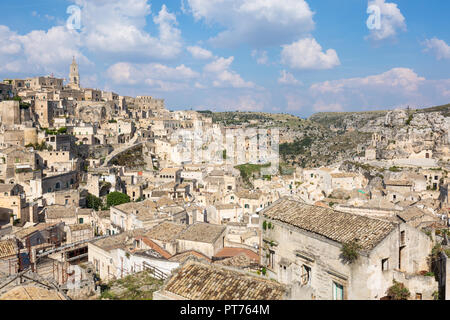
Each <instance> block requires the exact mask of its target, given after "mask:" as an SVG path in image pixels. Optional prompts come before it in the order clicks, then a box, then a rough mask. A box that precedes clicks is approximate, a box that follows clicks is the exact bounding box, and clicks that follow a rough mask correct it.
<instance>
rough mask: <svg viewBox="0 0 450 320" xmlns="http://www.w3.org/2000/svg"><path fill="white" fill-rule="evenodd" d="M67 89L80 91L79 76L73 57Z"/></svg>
mask: <svg viewBox="0 0 450 320" xmlns="http://www.w3.org/2000/svg"><path fill="white" fill-rule="evenodd" d="M69 87H70V88H72V89H80V74H79V72H78V64H77V62H76V61H75V57H73V61H72V64H71V65H70V74H69Z"/></svg>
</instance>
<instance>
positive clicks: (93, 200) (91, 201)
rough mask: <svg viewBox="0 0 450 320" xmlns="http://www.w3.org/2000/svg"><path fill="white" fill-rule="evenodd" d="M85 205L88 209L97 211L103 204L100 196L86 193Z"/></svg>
mask: <svg viewBox="0 0 450 320" xmlns="http://www.w3.org/2000/svg"><path fill="white" fill-rule="evenodd" d="M86 206H87V207H88V208H89V209H94V210H95V211H98V210H99V209H100V208H101V207H102V206H103V201H102V199H100V198H97V197H96V196H94V195H93V194H90V193H88V195H87V196H86Z"/></svg>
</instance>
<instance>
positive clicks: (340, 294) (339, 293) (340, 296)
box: [333, 281, 344, 300]
mask: <svg viewBox="0 0 450 320" xmlns="http://www.w3.org/2000/svg"><path fill="white" fill-rule="evenodd" d="M333 300H344V286H343V285H341V284H339V283H337V282H334V281H333Z"/></svg>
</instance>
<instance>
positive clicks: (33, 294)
mask: <svg viewBox="0 0 450 320" xmlns="http://www.w3.org/2000/svg"><path fill="white" fill-rule="evenodd" d="M0 300H66V298H64V296H63V295H62V294H60V293H59V292H58V291H56V290H47V289H44V288H39V287H35V286H26V287H25V286H20V287H15V288H14V289H12V290H10V291H8V292H7V293H5V294H4V295H2V296H1V297H0Z"/></svg>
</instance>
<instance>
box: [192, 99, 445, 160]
mask: <svg viewBox="0 0 450 320" xmlns="http://www.w3.org/2000/svg"><path fill="white" fill-rule="evenodd" d="M402 112H403V114H402V115H401V116H403V118H402V117H401V116H399V114H398V111H390V110H384V111H367V112H322V113H317V114H314V115H312V116H311V117H310V118H308V119H302V118H299V117H296V116H293V115H289V114H284V113H283V114H271V113H260V112H211V111H202V112H201V113H202V114H204V115H205V116H211V117H212V119H213V122H214V123H220V124H222V125H224V126H242V127H244V128H252V127H258V128H273V127H278V128H280V155H281V158H282V160H283V161H284V162H286V163H288V164H294V165H297V166H300V167H317V166H323V165H330V164H333V163H336V162H339V161H343V160H348V159H352V158H353V157H356V156H363V155H364V150H365V148H366V147H367V146H369V144H370V142H371V139H372V134H373V133H374V132H386V131H389V132H392V134H393V137H394V138H393V139H394V140H395V132H397V131H398V130H403V129H405V128H408V127H409V128H411V129H414V128H423V126H428V125H429V123H430V122H429V121H430V119H431V118H434V117H435V116H436V115H437V116H443V117H449V116H450V104H447V105H443V106H436V107H431V108H425V109H409V110H404V111H402ZM428 115H430V116H428ZM424 116H425V117H431V118H430V119H429V118H424ZM427 119H428V120H427ZM433 121H434V120H433ZM433 121H432V122H433Z"/></svg>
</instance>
